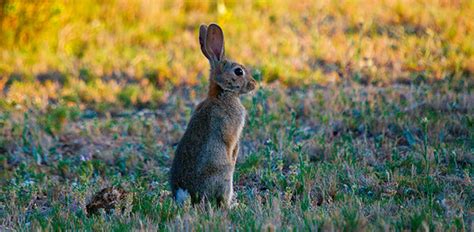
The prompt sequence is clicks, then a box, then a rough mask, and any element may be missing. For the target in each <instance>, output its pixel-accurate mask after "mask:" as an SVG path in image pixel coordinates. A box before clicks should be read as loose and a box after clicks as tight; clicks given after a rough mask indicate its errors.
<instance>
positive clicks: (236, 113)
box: [170, 24, 256, 206]
mask: <svg viewBox="0 0 474 232" xmlns="http://www.w3.org/2000/svg"><path fill="white" fill-rule="evenodd" d="M199 42H200V45H201V51H202V52H203V54H204V55H205V56H206V57H207V58H208V59H209V63H210V65H211V72H210V81H209V92H208V96H207V98H206V99H205V100H204V101H203V102H201V103H200V104H199V105H198V106H197V108H196V110H195V112H194V114H193V116H192V117H191V120H190V122H189V124H188V126H187V129H186V132H185V133H184V135H183V137H182V139H181V141H180V142H179V144H178V147H177V149H176V152H175V157H174V160H173V164H172V167H171V177H170V183H171V189H172V192H173V196H174V197H175V198H176V192H177V191H178V190H179V189H182V190H185V191H187V192H188V193H189V194H190V195H191V199H192V202H193V203H197V202H200V201H201V200H202V199H206V200H212V201H214V200H215V201H217V202H218V203H224V204H225V205H226V206H229V205H230V202H231V200H232V199H231V198H232V194H233V190H232V176H233V173H234V167H235V162H236V159H237V155H238V151H239V147H238V143H239V138H240V134H241V132H242V128H243V126H244V121H245V115H246V111H245V108H244V107H243V105H242V104H241V103H240V99H239V95H241V94H244V93H248V92H250V91H252V90H253V89H255V87H256V82H255V80H253V79H252V77H251V75H250V72H248V70H247V69H246V68H245V67H243V66H242V65H240V64H237V63H235V62H232V61H230V60H228V59H226V58H225V57H224V37H223V33H222V30H221V28H220V27H219V26H218V25H216V24H211V25H209V27H207V26H205V25H202V26H201V28H200V31H199ZM238 68H240V69H241V70H242V71H243V75H237V73H238V72H237V71H236V69H238Z"/></svg>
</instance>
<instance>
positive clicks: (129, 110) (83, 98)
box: [0, 0, 474, 231]
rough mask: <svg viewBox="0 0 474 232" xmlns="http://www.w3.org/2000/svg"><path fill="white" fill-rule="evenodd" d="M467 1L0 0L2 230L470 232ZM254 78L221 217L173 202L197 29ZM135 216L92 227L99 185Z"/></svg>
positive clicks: (471, 29) (203, 67)
mask: <svg viewBox="0 0 474 232" xmlns="http://www.w3.org/2000/svg"><path fill="white" fill-rule="evenodd" d="M472 15H474V4H473V1H469V0H460V1H441V0H440V1H416V0H387V1H383V2H381V1H375V0H367V1H356V0H347V1H296V2H295V1H280V0H275V1H263V0H262V1H244V3H240V2H239V1H209V2H207V1H168V0H164V1H150V2H148V1H142V0H132V1H122V0H106V1H92V0H87V1H75V0H72V1H66V2H65V1H55V0H52V1H42V2H37V1H10V0H8V1H1V0H0V61H1V62H0V187H1V188H0V189H1V192H0V230H1V231H4V230H15V231H16V230H20V231H23V230H46V231H50V230H56V231H58V230H107V231H108V230H118V231H128V230H131V229H134V230H139V229H147V230H168V231H175V230H188V229H189V230H191V229H192V230H197V231H204V230H206V231H207V230H228V229H231V230H241V231H248V230H250V231H252V230H269V231H273V230H284V231H285V230H292V229H295V230H316V229H319V230H331V229H336V230H345V231H358V230H364V229H365V230H385V229H390V230H398V231H400V230H412V231H419V230H426V229H429V230H437V231H445V230H448V231H453V230H454V231H472V226H473V223H474V222H473V213H472V212H473V211H474V207H473V200H474V194H473V192H474V191H473V189H472V188H473V184H472V176H473V170H474V169H473V167H472V166H473V163H474V155H473V153H474V116H473V115H474V95H473V87H474V78H473V73H474V47H473V46H474V44H473V43H472V41H474V21H473V20H472V19H471V18H472ZM209 22H217V23H219V24H220V25H221V26H222V27H223V29H224V33H225V38H226V46H227V47H226V53H227V54H229V55H230V57H231V58H234V59H235V60H236V61H239V62H242V63H244V64H247V65H248V66H250V67H251V68H252V69H253V74H254V76H255V78H256V79H257V80H258V81H259V83H260V88H259V89H258V90H257V91H255V93H254V94H252V95H248V96H243V97H242V102H243V104H244V105H245V107H246V108H247V110H248V118H247V122H246V126H245V129H244V131H243V135H242V138H241V142H240V147H241V154H240V155H239V158H238V162H237V167H236V171H235V174H234V185H235V193H236V198H237V203H238V205H236V206H235V207H234V208H232V209H230V210H225V209H219V208H216V207H209V206H207V205H201V206H198V207H194V208H193V207H190V206H189V205H185V206H184V207H177V206H176V205H175V203H174V202H173V201H172V199H171V196H170V189H169V186H168V174H169V168H170V166H171V161H172V158H173V154H174V149H175V146H176V143H177V142H178V141H179V139H180V138H181V136H182V134H183V133H184V130H185V128H186V124H187V122H188V121H189V118H190V117H191V115H192V112H193V110H194V108H195V106H196V105H197V104H198V103H199V101H201V100H202V99H203V98H204V97H205V94H206V91H207V82H208V80H207V71H208V68H209V67H208V64H207V62H206V60H205V58H204V56H203V55H202V54H201V53H200V51H199V44H198V41H197V30H198V27H199V24H201V23H209ZM111 185H120V186H122V187H123V188H125V189H126V190H128V191H129V192H131V193H132V198H133V203H132V204H131V205H128V206H129V207H128V208H129V210H130V212H129V213H122V212H119V211H117V212H114V213H112V214H110V215H100V216H94V217H87V216H86V213H85V206H86V204H87V203H88V201H89V200H90V199H91V198H92V196H93V194H94V193H96V192H97V191H99V190H101V189H102V188H104V187H108V186H111Z"/></svg>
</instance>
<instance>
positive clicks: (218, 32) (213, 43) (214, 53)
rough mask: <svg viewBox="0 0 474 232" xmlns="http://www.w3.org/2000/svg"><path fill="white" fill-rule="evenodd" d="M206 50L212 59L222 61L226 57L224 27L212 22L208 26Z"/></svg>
mask: <svg viewBox="0 0 474 232" xmlns="http://www.w3.org/2000/svg"><path fill="white" fill-rule="evenodd" d="M205 44H206V50H207V52H208V55H209V56H210V59H209V60H211V61H220V60H222V59H223V58H224V33H223V32H222V29H221V28H220V27H219V26H218V25H217V24H214V23H212V24H211V25H209V27H208V28H207V35H206V43H205Z"/></svg>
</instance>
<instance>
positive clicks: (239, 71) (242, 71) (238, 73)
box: [234, 68, 244, 76]
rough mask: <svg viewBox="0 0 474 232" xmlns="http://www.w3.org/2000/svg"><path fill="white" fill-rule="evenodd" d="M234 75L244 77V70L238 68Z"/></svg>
mask: <svg viewBox="0 0 474 232" xmlns="http://www.w3.org/2000/svg"><path fill="white" fill-rule="evenodd" d="M234 74H235V75H237V76H242V75H244V70H242V69H241V68H236V69H234Z"/></svg>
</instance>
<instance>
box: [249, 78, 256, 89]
mask: <svg viewBox="0 0 474 232" xmlns="http://www.w3.org/2000/svg"><path fill="white" fill-rule="evenodd" d="M255 87H257V82H256V81H255V80H253V79H250V81H249V82H248V83H247V89H248V90H249V91H252V90H254V89H255Z"/></svg>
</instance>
